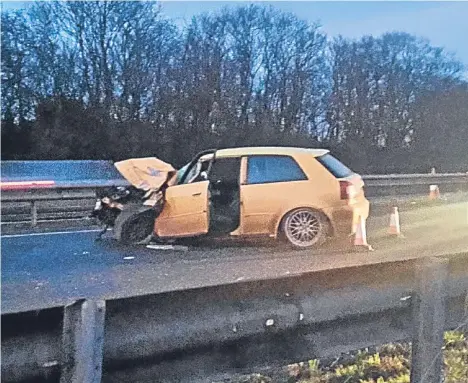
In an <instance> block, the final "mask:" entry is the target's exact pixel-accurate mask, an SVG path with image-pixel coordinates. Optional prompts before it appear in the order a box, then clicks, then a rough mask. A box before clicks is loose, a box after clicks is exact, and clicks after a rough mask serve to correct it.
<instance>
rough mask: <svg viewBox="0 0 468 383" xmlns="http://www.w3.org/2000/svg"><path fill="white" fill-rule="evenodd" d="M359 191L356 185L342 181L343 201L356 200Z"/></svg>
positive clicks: (341, 195) (341, 193) (341, 192)
mask: <svg viewBox="0 0 468 383" xmlns="http://www.w3.org/2000/svg"><path fill="white" fill-rule="evenodd" d="M357 195H358V191H357V190H356V185H355V184H353V183H352V182H350V181H340V197H341V199H346V200H350V199H352V198H356V196H357Z"/></svg>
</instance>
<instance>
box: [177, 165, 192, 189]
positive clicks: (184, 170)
mask: <svg viewBox="0 0 468 383" xmlns="http://www.w3.org/2000/svg"><path fill="white" fill-rule="evenodd" d="M189 166H190V162H189V163H188V164H186V165H184V166H183V167H181V168H180V169H179V170H177V173H176V185H177V184H179V183H180V180H181V179H182V176H183V175H184V174H185V172H186V171H187V169H188V167H189Z"/></svg>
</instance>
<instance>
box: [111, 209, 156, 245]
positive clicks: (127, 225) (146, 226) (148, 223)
mask: <svg viewBox="0 0 468 383" xmlns="http://www.w3.org/2000/svg"><path fill="white" fill-rule="evenodd" d="M155 219H156V213H155V211H154V210H152V209H150V210H146V211H143V212H139V211H131V210H128V211H123V212H122V213H121V214H120V215H119V216H118V217H117V220H116V222H115V227H114V232H115V237H116V239H117V240H118V241H120V242H122V243H124V244H127V245H129V244H132V245H135V244H141V243H146V242H149V240H150V239H151V238H152V236H153V230H154V220H155Z"/></svg>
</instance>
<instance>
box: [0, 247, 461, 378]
mask: <svg viewBox="0 0 468 383" xmlns="http://www.w3.org/2000/svg"><path fill="white" fill-rule="evenodd" d="M467 261H468V253H464V254H454V255H451V256H448V257H446V258H437V257H436V258H426V259H419V260H414V259H413V260H405V261H398V262H388V263H379V264H371V265H364V266H357V267H346V268H341V269H331V270H325V271H316V272H309V273H304V274H301V275H295V276H288V277H281V278H278V279H274V280H254V281H240V282H237V283H233V284H229V285H221V286H212V287H205V288H198V289H193V290H184V291H173V292H168V293H163V294H155V295H146V296H137V297H130V298H122V299H113V300H100V299H98V300H85V299H82V300H78V301H75V302H70V303H69V304H66V305H65V306H62V307H57V308H52V309H45V310H40V311H36V312H24V313H14V314H6V315H2V329H1V331H2V357H3V358H2V367H1V368H2V381H4V382H19V381H24V380H28V381H39V380H40V379H44V378H47V377H49V378H51V380H53V381H57V379H58V377H59V376H60V381H61V382H67V383H68V382H77V383H78V382H79V383H91V382H93V383H94V382H96V383H97V382H100V381H101V379H102V381H103V382H113V381H138V382H155V381H161V382H162V381H164V382H197V381H203V382H206V381H216V379H218V380H221V378H222V377H225V374H229V373H233V372H236V373H239V372H252V371H258V369H260V368H263V367H267V366H274V365H276V366H281V365H283V366H284V365H286V364H288V363H294V362H298V361H303V360H308V359H312V358H318V359H323V358H327V357H330V356H337V355H339V354H340V353H342V352H349V351H351V350H357V349H361V348H364V347H369V346H372V345H378V344H383V343H388V342H395V341H402V340H412V342H413V347H412V350H413V351H412V353H413V354H412V370H411V381H412V382H415V383H421V382H423V381H424V383H435V382H437V383H438V382H439V381H440V376H441V373H442V353H441V349H442V346H443V331H444V330H447V329H460V328H462V327H463V326H464V325H466V320H467V306H466V302H467V301H466V298H467V292H468V262H467ZM423 375H424V379H423Z"/></svg>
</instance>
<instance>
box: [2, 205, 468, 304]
mask: <svg viewBox="0 0 468 383" xmlns="http://www.w3.org/2000/svg"><path fill="white" fill-rule="evenodd" d="M400 218H401V225H402V230H403V234H404V235H405V236H406V238H404V239H396V238H390V237H389V236H388V235H387V225H388V220H389V217H388V216H380V217H371V218H370V219H369V220H368V221H367V230H368V241H369V243H370V244H371V245H372V246H373V247H374V248H375V251H374V252H370V253H367V252H364V253H355V252H353V251H352V250H350V249H347V248H346V246H345V244H343V243H336V242H335V243H329V244H327V245H325V246H324V247H323V248H321V249H318V250H307V251H291V250H289V249H288V248H287V247H285V246H281V245H278V244H277V243H274V242H273V241H271V242H267V243H265V244H262V245H258V244H257V245H256V246H253V245H252V244H246V243H243V242H241V243H239V242H237V243H229V244H226V243H215V244H213V243H212V244H206V243H205V244H200V245H198V246H194V247H190V248H189V250H188V251H185V252H179V251H177V252H175V251H168V250H163V251H161V250H159V251H158V250H151V249H147V248H145V247H144V246H134V247H130V246H123V245H120V244H118V243H116V242H115V241H113V240H112V239H105V240H103V241H102V242H95V241H94V238H95V237H96V232H89V231H84V232H65V233H63V232H62V233H43V234H41V233H35V234H32V235H29V234H21V235H18V236H15V235H13V236H3V237H2V238H1V245H2V273H1V274H2V313H9V312H19V311H28V310H36V309H40V308H46V307H53V306H59V305H63V304H66V303H69V302H72V301H73V300H75V299H78V298H84V297H87V298H106V299H114V298H119V297H126V296H132V295H139V294H150V293H159V292H164V291H171V290H179V289H187V288H196V287H201V286H208V285H217V284H225V283H235V282H238V281H243V280H249V279H263V278H274V277H282V276H287V275H294V274H301V273H305V272H309V271H316V270H324V269H329V268H338V267H346V266H353V265H360V264H366V263H375V262H385V261H392V260H399V259H408V258H417V257H424V256H431V255H444V254H447V255H450V254H454V253H461V252H468V203H467V202H463V203H462V202H457V203H441V204H440V205H431V206H415V207H413V208H412V209H410V210H408V211H403V212H401V213H400ZM254 245H255V244H254Z"/></svg>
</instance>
